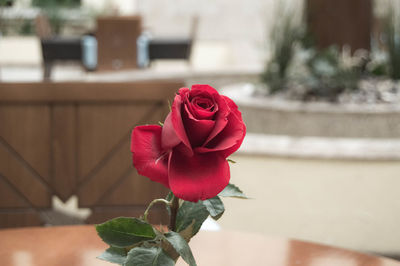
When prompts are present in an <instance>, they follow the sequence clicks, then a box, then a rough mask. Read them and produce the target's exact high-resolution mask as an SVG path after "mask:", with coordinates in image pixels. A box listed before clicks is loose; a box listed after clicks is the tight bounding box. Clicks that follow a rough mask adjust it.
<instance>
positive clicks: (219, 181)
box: [168, 149, 230, 202]
mask: <svg viewBox="0 0 400 266" xmlns="http://www.w3.org/2000/svg"><path fill="white" fill-rule="evenodd" d="M168 174H169V185H170V188H171V190H172V192H173V193H174V194H175V195H176V196H177V197H178V198H181V199H183V200H187V201H192V202H196V201H198V200H206V199H209V198H212V197H215V196H216V195H218V193H219V192H221V191H222V190H223V189H224V188H225V187H226V186H227V185H228V183H229V179H230V172H229V165H228V162H227V161H226V160H225V158H223V157H222V156H220V155H219V154H217V153H207V154H194V155H193V156H192V157H187V156H185V155H184V154H183V153H181V152H180V151H179V149H174V151H173V152H172V155H171V159H170V163H169V171H168Z"/></svg>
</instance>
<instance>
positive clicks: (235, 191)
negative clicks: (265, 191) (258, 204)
mask: <svg viewBox="0 0 400 266" xmlns="http://www.w3.org/2000/svg"><path fill="white" fill-rule="evenodd" d="M218 196H220V197H234V198H241V199H248V198H247V196H246V195H245V194H244V193H243V192H242V191H241V190H240V189H239V188H238V187H237V186H235V185H234V184H228V185H227V186H226V187H225V189H224V190H222V191H221V192H220V193H219V194H218Z"/></svg>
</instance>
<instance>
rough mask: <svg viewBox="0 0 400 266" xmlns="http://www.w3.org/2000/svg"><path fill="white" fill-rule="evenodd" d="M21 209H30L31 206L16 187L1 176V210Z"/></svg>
mask: <svg viewBox="0 0 400 266" xmlns="http://www.w3.org/2000/svg"><path fill="white" fill-rule="evenodd" d="M21 207H30V205H29V203H28V202H27V200H26V199H24V197H23V196H22V195H21V194H20V193H19V192H18V191H17V190H16V189H15V188H14V186H13V185H11V184H9V182H8V181H7V180H6V179H4V177H3V176H1V175H0V208H21Z"/></svg>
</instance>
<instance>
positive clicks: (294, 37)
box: [0, 0, 400, 259]
mask: <svg viewBox="0 0 400 266" xmlns="http://www.w3.org/2000/svg"><path fill="white" fill-rule="evenodd" d="M0 3H1V7H0V226H1V227H2V228H6V227H15V226H32V225H62V224H76V223H97V222H101V221H104V220H105V219H108V218H111V217H115V216H118V215H136V216H137V215H140V214H141V213H142V212H143V210H144V206H145V205H146V204H148V203H149V202H150V201H151V199H153V198H154V197H155V196H160V195H161V196H163V195H164V194H165V193H166V191H165V189H163V188H162V187H160V186H154V184H152V183H151V182H150V181H148V180H147V179H145V178H143V177H140V176H138V175H137V174H136V172H135V170H134V169H133V167H132V166H131V162H130V152H129V134H130V130H131V129H132V127H133V126H135V125H139V124H146V123H157V122H158V121H163V120H164V118H165V115H166V113H167V112H168V104H167V101H166V99H172V97H173V95H174V93H175V91H176V90H177V89H178V88H179V87H183V86H190V85H191V84H196V83H207V84H210V85H211V86H213V87H215V88H217V89H218V90H220V91H221V92H222V93H224V94H226V95H228V96H229V97H231V98H232V99H234V100H235V101H236V103H237V104H238V105H239V109H240V110H241V111H242V113H243V118H244V121H245V122H246V125H247V129H248V134H247V137H246V139H245V142H244V144H243V146H242V147H241V149H240V150H239V151H238V152H237V153H236V154H235V155H234V156H232V159H233V160H235V161H236V162H237V163H236V164H232V165H231V175H232V177H231V178H232V183H234V184H236V185H238V186H239V187H241V188H242V189H243V191H244V192H245V193H246V194H247V195H248V196H249V197H251V199H250V200H245V201H243V200H237V199H227V200H225V203H226V210H227V211H226V213H225V214H224V216H223V217H222V218H221V219H220V220H219V221H218V224H217V225H215V226H216V227H217V228H220V229H222V230H236V231H244V232H255V233H260V234H264V235H269V236H270V235H272V236H282V237H290V238H297V239H302V240H308V241H313V242H318V243H324V244H329V245H334V246H339V247H344V248H350V249H353V250H358V251H363V252H370V253H374V254H381V255H386V256H390V257H393V258H397V259H399V258H400V230H399V229H398V227H399V226H398V225H399V224H400V197H399V192H398V190H399V187H400V162H399V159H400V106H399V102H400V87H399V86H400V83H399V78H400V20H399V18H400V17H399V14H400V13H399V12H400V9H399V8H400V6H399V4H400V2H398V1H395V0H393V1H390V0H375V1H373V0H352V1H348V0H304V1H299V0H286V1H277V0H248V1H239V0H229V1H228V0H203V1H194V0H168V1H167V0H101V1H100V0H62V1H55V0H0ZM153 219H154V220H153V221H155V222H157V223H158V222H159V221H160V220H161V221H163V219H165V211H164V210H163V209H162V208H161V207H160V208H159V209H156V211H155V212H154V214H153Z"/></svg>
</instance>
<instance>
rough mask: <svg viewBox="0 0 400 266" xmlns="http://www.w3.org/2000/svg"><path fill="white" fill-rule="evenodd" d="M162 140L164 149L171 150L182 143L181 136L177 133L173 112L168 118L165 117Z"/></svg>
mask: <svg viewBox="0 0 400 266" xmlns="http://www.w3.org/2000/svg"><path fill="white" fill-rule="evenodd" d="M161 140H162V141H161V145H162V147H163V149H164V150H170V149H172V148H173V147H175V146H177V145H178V144H179V143H181V140H180V138H179V137H178V136H177V135H176V132H175V129H174V125H173V124H172V121H171V113H169V114H168V115H167V118H165V121H164V125H163V127H162V134H161Z"/></svg>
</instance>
